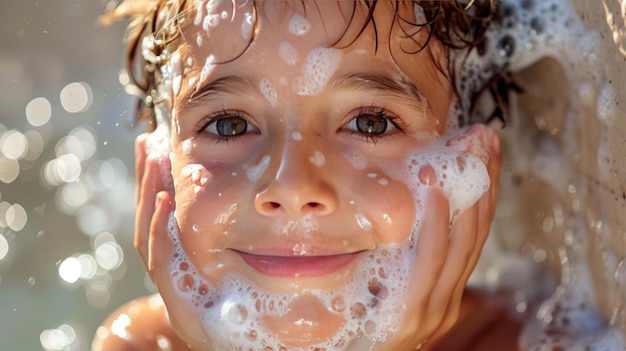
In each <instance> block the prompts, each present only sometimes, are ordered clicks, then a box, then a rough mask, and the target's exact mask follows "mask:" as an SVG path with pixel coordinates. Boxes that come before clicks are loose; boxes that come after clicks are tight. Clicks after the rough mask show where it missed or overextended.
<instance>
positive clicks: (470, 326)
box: [433, 289, 522, 351]
mask: <svg viewBox="0 0 626 351" xmlns="http://www.w3.org/2000/svg"><path fill="white" fill-rule="evenodd" d="M503 297H504V296H503V295H502V294H501V293H487V292H482V291H477V290H471V289H468V290H467V291H466V292H465V293H464V295H463V302H462V305H461V311H460V313H459V319H458V321H457V323H456V324H455V325H454V327H453V328H452V329H451V330H450V331H449V332H448V334H447V335H446V336H444V337H443V338H442V339H441V340H439V342H438V343H437V345H436V346H435V347H434V348H433V351H492V350H499V351H517V350H518V345H517V339H518V336H519V333H520V331H521V328H522V324H521V322H520V321H519V320H518V319H516V318H515V317H514V316H512V315H511V314H510V312H509V311H508V310H507V308H506V306H505V303H504V302H503Z"/></svg>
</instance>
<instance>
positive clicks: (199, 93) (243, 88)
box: [179, 75, 258, 110]
mask: <svg viewBox="0 0 626 351" xmlns="http://www.w3.org/2000/svg"><path fill="white" fill-rule="evenodd" d="M257 87H258V84H256V83H255V80H254V79H253V78H252V77H249V76H235V75H228V76H224V77H220V78H217V79H216V80H214V81H212V82H211V83H209V84H204V85H202V86H200V87H197V88H196V89H189V91H188V92H187V93H186V94H185V95H184V96H183V97H182V98H181V99H180V100H179V103H180V104H181V109H183V110H185V109H191V108H194V107H196V106H198V105H201V104H202V103H203V101H205V100H206V99H210V98H211V97H212V96H215V95H218V94H234V95H239V94H241V93H242V92H250V93H253V92H254V91H255V88H257Z"/></svg>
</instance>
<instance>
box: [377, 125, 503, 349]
mask: <svg viewBox="0 0 626 351" xmlns="http://www.w3.org/2000/svg"><path fill="white" fill-rule="evenodd" d="M482 128H485V127H482V126H481V127H477V128H474V130H473V131H472V132H478V133H484V132H485V130H482ZM468 132H469V131H468ZM487 135H488V136H489V138H491V140H488V139H483V140H485V141H487V144H488V145H490V146H491V147H490V148H488V149H487V151H488V152H487V155H486V154H485V153H482V154H481V155H475V156H478V157H480V158H481V159H482V160H483V161H484V162H485V165H486V166H487V171H488V173H489V176H490V180H491V186H490V188H489V190H488V191H487V192H486V193H485V194H483V195H482V197H481V198H480V199H479V200H478V201H477V202H476V203H475V204H474V205H473V206H472V207H470V208H469V209H467V210H466V211H465V212H463V213H462V214H460V215H459V216H458V217H457V218H456V220H455V221H454V222H453V223H452V225H451V226H450V223H448V218H449V205H448V199H446V197H445V196H444V195H443V194H442V193H441V191H440V190H439V189H437V188H431V189H428V190H427V191H428V193H427V195H426V202H425V204H424V208H425V213H424V218H423V222H422V226H421V230H420V235H419V239H418V244H417V261H416V264H415V270H414V271H413V276H412V279H411V285H410V286H409V292H408V294H407V296H409V297H408V298H407V312H406V316H405V320H404V324H403V328H402V330H401V333H402V332H403V331H405V332H406V334H407V335H406V336H404V337H402V336H401V337H400V338H398V339H399V340H401V339H404V340H408V341H407V344H405V345H387V344H385V345H383V346H382V349H385V350H386V349H397V350H403V349H415V347H416V346H418V345H420V344H423V346H422V349H423V350H426V349H429V348H430V347H431V346H432V345H433V344H436V340H437V339H440V338H441V337H442V336H443V335H444V334H445V333H446V332H447V331H448V330H449V329H450V328H451V327H452V326H453V325H454V324H455V322H456V320H457V318H458V314H459V310H460V306H461V300H462V296H463V291H464V289H465V284H466V283H467V280H468V279H469V276H470V275H471V273H472V271H473V269H474V266H475V265H476V262H477V261H478V258H479V256H480V253H481V250H482V246H483V244H484V242H485V240H486V238H487V235H488V233H489V228H490V225H491V220H492V218H493V214H494V211H495V207H496V201H497V196H498V179H499V175H500V145H499V136H498V135H497V133H487ZM468 151H469V152H470V153H472V154H474V150H472V147H470V150H468ZM485 156H486V158H485ZM390 346H393V348H389V347H390Z"/></svg>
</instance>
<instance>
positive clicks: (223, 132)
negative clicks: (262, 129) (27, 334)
mask: <svg viewBox="0 0 626 351" xmlns="http://www.w3.org/2000/svg"><path fill="white" fill-rule="evenodd" d="M204 130H205V131H207V132H209V133H211V134H214V135H217V136H220V137H233V136H239V135H243V134H246V133H248V132H251V131H255V130H256V128H254V127H253V126H252V125H251V124H249V123H248V121H246V120H245V119H243V118H241V117H239V116H228V117H222V118H216V119H213V120H212V121H211V122H209V123H208V124H207V126H206V127H205V128H204Z"/></svg>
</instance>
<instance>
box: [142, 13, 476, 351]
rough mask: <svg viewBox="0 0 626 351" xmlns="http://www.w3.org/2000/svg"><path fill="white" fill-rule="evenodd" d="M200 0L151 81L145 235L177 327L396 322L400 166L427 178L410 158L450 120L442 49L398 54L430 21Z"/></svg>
mask: <svg viewBox="0 0 626 351" xmlns="http://www.w3.org/2000/svg"><path fill="white" fill-rule="evenodd" d="M353 9H354V11H355V12H354V19H353V20H352V22H351V23H352V24H351V25H349V24H348V22H347V19H348V18H350V17H351V14H352V11H353ZM197 10H198V12H199V14H198V15H197V16H195V18H194V16H192V17H191V18H188V19H187V23H186V24H184V26H183V28H184V30H183V34H182V35H181V39H180V40H182V43H181V45H180V46H179V49H178V50H177V51H176V53H175V54H174V55H173V56H172V57H171V59H170V62H169V64H168V70H167V71H168V73H167V74H166V75H167V77H166V83H165V84H164V85H163V86H162V88H163V89H167V90H166V91H167V94H168V95H169V96H170V98H171V101H170V106H171V111H169V112H171V120H172V128H171V131H170V139H169V140H170V146H169V147H170V157H169V159H170V161H171V175H172V177H173V180H174V183H173V184H174V189H173V190H174V195H175V206H176V212H175V217H174V218H175V221H172V226H171V227H170V233H169V234H170V237H171V239H172V241H173V244H172V245H171V246H169V249H162V250H161V249H159V248H158V245H159V244H158V243H156V244H154V245H151V249H150V250H151V252H150V255H151V258H150V260H159V261H168V262H169V268H168V269H167V270H166V271H159V272H152V274H153V278H154V279H155V281H156V283H157V285H158V286H159V289H160V290H161V292H162V294H163V295H164V299H165V301H166V304H167V305H168V310H169V312H170V315H171V317H172V319H173V321H174V324H175V327H177V328H178V329H179V331H180V333H181V334H183V335H186V338H187V339H188V340H187V341H188V342H189V343H191V344H192V345H194V346H195V347H197V348H199V349H203V348H209V349H210V348H211V347H214V348H216V349H233V348H232V347H233V345H248V344H250V345H257V346H254V348H255V349H256V348H258V345H262V344H265V345H267V346H272V345H274V350H278V349H279V348H280V347H279V346H276V345H283V346H287V347H306V348H307V349H308V347H309V346H311V345H313V346H316V347H323V348H326V349H332V348H337V349H343V348H344V347H347V346H349V345H350V344H351V343H353V340H356V339H359V338H362V339H364V340H365V339H367V340H370V341H380V340H384V339H392V336H393V335H396V334H398V331H399V330H400V329H402V328H401V324H402V319H401V318H402V315H403V314H404V309H407V308H409V307H410V306H412V305H411V304H410V303H409V302H408V301H407V296H408V295H409V294H408V290H410V289H412V288H411V287H413V286H415V285H420V283H416V282H415V281H413V280H414V279H415V278H412V277H414V274H413V271H414V268H415V267H413V266H414V265H416V262H417V260H416V257H415V256H416V255H415V246H416V245H415V244H416V242H417V239H418V235H417V234H418V232H419V230H420V225H421V223H422V216H423V213H424V208H423V207H424V206H423V202H424V201H426V200H425V198H424V197H423V196H422V195H420V191H419V188H417V187H416V186H414V185H412V183H415V182H417V181H418V178H419V180H422V181H423V182H422V183H423V184H427V183H429V180H428V179H425V180H424V179H422V178H423V177H426V178H428V176H429V174H428V172H426V173H423V172H420V173H419V177H418V178H416V176H415V174H417V173H412V172H411V171H410V168H411V167H410V166H408V165H407V160H410V159H411V158H413V160H414V161H415V160H417V159H419V158H418V157H417V156H415V155H416V152H419V150H420V149H423V148H424V147H425V146H426V145H427V144H429V143H430V142H432V141H433V140H434V139H437V138H438V137H439V136H441V135H442V134H443V133H444V132H445V131H446V125H447V116H448V113H449V110H450V107H451V104H452V96H453V93H452V87H451V83H450V82H449V79H448V78H447V77H446V76H444V74H443V73H442V72H441V70H440V67H445V66H446V62H445V58H444V54H443V49H442V48H441V47H440V46H439V43H437V42H436V41H435V40H432V41H431V42H430V44H429V45H428V46H427V48H426V49H424V50H423V51H421V52H419V53H417V54H414V53H409V52H413V51H415V50H416V49H418V48H419V47H420V46H421V45H422V44H423V43H424V42H425V40H426V30H423V31H422V33H419V34H416V35H414V36H413V37H412V38H407V37H406V34H404V33H403V30H404V31H410V32H411V33H413V32H415V29H414V28H413V27H411V26H408V25H404V24H402V23H399V22H394V20H393V18H394V17H393V11H394V9H393V7H392V5H391V2H389V3H388V2H380V3H379V4H378V5H377V7H376V10H375V12H374V20H375V22H376V30H377V33H375V32H374V29H373V27H372V25H371V24H370V25H368V26H367V27H366V28H365V29H364V30H363V32H362V33H361V34H360V35H358V37H357V33H358V32H359V31H360V29H361V25H362V24H363V23H364V22H363V21H364V18H365V14H366V12H365V10H364V9H363V8H362V7H360V5H357V6H356V8H354V3H352V2H347V1H346V2H326V1H324V2H317V3H307V5H306V8H305V9H303V8H302V4H299V3H298V4H291V3H290V4H287V3H283V2H263V3H261V4H260V5H259V6H258V12H256V13H255V12H254V11H253V9H252V6H251V4H249V3H239V2H236V3H234V5H233V3H232V2H231V1H211V2H206V3H202V4H201V6H199V7H198V9H197ZM398 11H399V13H400V15H401V16H402V17H403V18H406V19H409V20H415V15H414V9H413V7H412V6H408V5H406V6H404V7H403V5H401V6H400V8H399V9H398ZM254 16H256V18H254ZM254 20H256V21H257V27H256V28H252V26H251V23H252V22H253V21H254ZM418 20H419V19H418ZM191 22H194V23H191ZM344 32H345V33H344ZM376 34H377V38H376ZM251 35H255V37H254V39H253V40H252V41H251V40H250V36H251ZM355 38H356V40H355V41H354V42H353V43H351V40H352V39H355ZM389 38H391V39H390V41H389ZM376 43H377V44H378V49H377V50H376ZM248 44H250V45H249V47H248ZM333 44H336V45H333ZM157 132H159V131H157ZM414 164H416V163H415V162H414ZM459 164H460V165H461V163H460V162H459ZM422 173H423V174H422ZM416 189H417V190H416ZM481 194H482V193H481ZM474 201H475V200H474ZM140 211H141V209H140ZM441 221H442V222H443V223H445V224H446V225H447V223H448V221H449V217H448V216H447V215H445V216H442V218H441ZM423 235H427V234H423ZM420 240H422V239H421V238H420ZM152 246H153V247H152ZM164 247H166V248H168V246H167V245H166V246H164ZM167 286H170V287H171V289H169V290H168V288H167ZM424 286H429V285H428V284H426V283H425V284H424ZM163 287H165V288H163ZM412 294H413V295H415V296H417V295H420V293H415V292H412ZM407 306H408V307H407ZM181 311H192V316H191V317H190V315H187V314H185V313H186V312H181ZM390 316H391V317H390ZM363 335H366V336H365V337H364V336H363ZM231 342H232V344H231ZM357 343H358V342H357ZM199 345H201V346H199ZM207 345H212V346H207ZM341 345H343V346H341ZM354 347H357V348H358V347H359V346H354ZM268 350H269V349H268Z"/></svg>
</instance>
